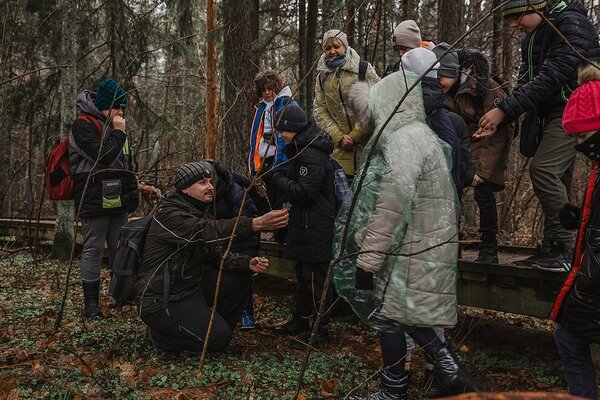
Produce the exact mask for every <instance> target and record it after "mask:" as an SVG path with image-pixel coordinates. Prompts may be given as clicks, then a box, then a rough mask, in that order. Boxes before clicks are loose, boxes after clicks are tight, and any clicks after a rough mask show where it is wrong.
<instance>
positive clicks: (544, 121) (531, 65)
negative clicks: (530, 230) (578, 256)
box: [475, 0, 600, 272]
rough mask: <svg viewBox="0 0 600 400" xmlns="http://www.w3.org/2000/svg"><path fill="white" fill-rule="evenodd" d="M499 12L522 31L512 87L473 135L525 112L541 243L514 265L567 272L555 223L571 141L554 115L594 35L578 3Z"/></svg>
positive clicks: (517, 3)
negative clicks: (541, 219)
mask: <svg viewBox="0 0 600 400" xmlns="http://www.w3.org/2000/svg"><path fill="white" fill-rule="evenodd" d="M502 13H503V15H504V18H505V20H506V21H507V22H508V24H509V25H510V27H511V28H515V29H516V28H518V29H519V30H520V31H522V32H524V33H526V34H527V35H526V36H525V37H524V38H523V41H522V42H521V58H522V59H521V67H520V70H519V77H520V79H519V85H518V87H517V88H516V89H515V90H514V91H513V92H512V93H511V95H510V96H508V97H507V98H506V99H504V100H502V101H501V102H499V103H498V104H497V106H496V107H495V108H493V109H491V110H490V111H488V112H487V113H486V114H485V115H484V116H483V117H481V119H480V121H479V127H480V130H479V131H478V132H477V133H476V134H475V136H476V137H481V138H482V137H487V136H491V135H493V134H494V133H495V132H496V130H497V129H499V128H500V127H501V126H503V125H504V124H506V123H508V122H511V121H515V120H517V118H519V116H520V115H522V114H525V118H524V120H523V123H522V126H521V153H523V155H525V156H527V157H532V160H531V164H530V166H529V176H530V177H531V182H532V184H533V189H534V191H535V194H536V196H537V197H538V199H539V201H540V204H541V206H542V210H543V212H544V238H543V240H542V245H541V246H540V248H539V251H538V252H537V254H535V255H533V256H532V257H530V258H528V259H526V260H523V261H517V262H515V264H517V265H530V266H534V267H537V268H540V269H545V270H548V271H555V272H566V271H569V270H570V269H571V260H572V258H573V250H572V249H573V245H574V241H575V238H574V235H573V234H572V233H571V232H569V231H568V230H566V229H564V228H563V227H562V226H561V224H560V221H559V219H558V211H559V210H560V208H561V207H562V205H563V204H564V203H567V202H568V201H569V192H570V186H571V180H572V177H573V176H572V175H573V164H574V162H575V140H574V139H573V138H572V137H570V136H567V135H565V131H564V129H563V128H562V126H561V116H562V113H563V110H564V107H565V104H566V102H567V100H568V98H569V95H570V94H571V93H572V92H573V91H574V90H575V89H576V88H577V69H578V68H579V66H580V65H582V59H581V58H580V57H581V56H583V57H586V58H588V59H592V60H598V59H599V57H600V45H599V44H598V33H597V32H596V29H595V28H594V25H593V24H592V22H591V21H590V19H589V18H588V17H587V10H586V9H585V7H584V6H583V5H582V4H581V2H580V1H572V2H567V1H564V0H548V1H546V0H511V1H506V2H504V3H503V4H502ZM557 31H558V32H560V34H559V33H558V32H557Z"/></svg>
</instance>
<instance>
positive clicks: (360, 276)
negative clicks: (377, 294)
mask: <svg viewBox="0 0 600 400" xmlns="http://www.w3.org/2000/svg"><path fill="white" fill-rule="evenodd" d="M355 277H356V284H355V285H354V286H355V287H356V288H357V289H362V290H373V273H372V272H368V271H365V270H363V269H362V268H359V267H356V272H355Z"/></svg>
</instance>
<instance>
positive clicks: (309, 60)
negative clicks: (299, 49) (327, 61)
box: [305, 0, 320, 115]
mask: <svg viewBox="0 0 600 400" xmlns="http://www.w3.org/2000/svg"><path fill="white" fill-rule="evenodd" d="M318 14H319V0H308V14H307V20H306V64H307V68H306V73H307V76H306V80H305V85H306V108H305V111H306V115H312V106H313V103H312V99H313V98H314V97H315V96H314V93H315V83H314V82H315V78H314V77H315V75H316V72H315V71H316V64H315V63H316V61H317V60H316V59H317V58H318V57H320V54H318V55H316V54H315V53H316V48H317V17H318ZM313 64H314V65H315V68H312V66H313Z"/></svg>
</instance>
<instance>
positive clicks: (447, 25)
mask: <svg viewBox="0 0 600 400" xmlns="http://www.w3.org/2000/svg"><path fill="white" fill-rule="evenodd" d="M464 8H465V4H464V2H462V1H456V0H440V2H439V3H438V23H439V25H438V38H437V39H438V42H442V41H443V42H448V43H454V42H455V41H456V39H458V38H459V37H460V36H461V35H462V34H463V33H464V30H465V26H464V23H463V22H464Z"/></svg>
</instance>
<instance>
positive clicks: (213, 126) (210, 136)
mask: <svg viewBox="0 0 600 400" xmlns="http://www.w3.org/2000/svg"><path fill="white" fill-rule="evenodd" d="M216 29H217V0H208V1H207V4H206V135H205V138H204V155H205V157H207V158H212V159H214V158H215V157H216V147H217V129H218V121H217V120H218V115H217V108H218V97H217V96H218V93H217V38H216V34H215V33H216Z"/></svg>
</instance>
